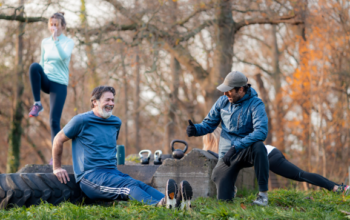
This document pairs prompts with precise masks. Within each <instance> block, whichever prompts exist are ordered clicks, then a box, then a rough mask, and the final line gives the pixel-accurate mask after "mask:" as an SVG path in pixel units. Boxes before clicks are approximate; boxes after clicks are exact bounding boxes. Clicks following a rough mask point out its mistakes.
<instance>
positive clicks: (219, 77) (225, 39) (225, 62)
mask: <svg viewBox="0 0 350 220" xmlns="http://www.w3.org/2000/svg"><path fill="white" fill-rule="evenodd" d="M215 14H216V19H217V24H216V25H215V26H214V27H215V31H214V34H215V35H214V36H213V38H214V39H215V43H216V47H215V49H214V57H213V61H214V66H213V68H212V69H211V72H210V75H209V77H208V79H207V80H206V83H205V84H204V87H203V88H205V90H206V97H205V101H206V107H207V110H208V111H209V109H210V108H211V107H212V106H213V104H214V103H215V102H216V100H217V99H218V98H219V97H220V96H221V95H223V93H222V92H220V91H219V90H217V89H216V87H217V86H218V85H220V84H221V83H222V82H223V81H224V78H225V77H226V75H227V74H228V73H229V72H231V69H232V58H233V43H234V33H233V27H234V21H233V19H232V7H231V2H230V1H229V0H217V1H216V2H215Z"/></svg>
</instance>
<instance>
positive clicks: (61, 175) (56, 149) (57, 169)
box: [52, 130, 70, 184]
mask: <svg viewBox="0 0 350 220" xmlns="http://www.w3.org/2000/svg"><path fill="white" fill-rule="evenodd" d="M68 140H69V138H68V137H67V136H66V135H65V134H64V132H63V130H61V131H60V132H58V134H57V135H56V137H55V139H54V140H53V149H52V157H53V173H54V174H55V175H56V177H57V179H58V180H59V181H60V182H61V183H64V184H66V183H67V181H70V179H69V176H68V173H67V171H66V170H65V169H62V167H61V158H62V152H63V143H64V142H66V141H68Z"/></svg>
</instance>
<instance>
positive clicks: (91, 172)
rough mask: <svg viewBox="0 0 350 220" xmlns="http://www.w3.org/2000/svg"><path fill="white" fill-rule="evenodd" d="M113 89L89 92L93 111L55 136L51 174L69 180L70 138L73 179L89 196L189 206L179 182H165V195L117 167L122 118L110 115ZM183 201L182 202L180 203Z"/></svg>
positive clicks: (189, 194) (185, 190) (187, 189)
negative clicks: (66, 146)
mask: <svg viewBox="0 0 350 220" xmlns="http://www.w3.org/2000/svg"><path fill="white" fill-rule="evenodd" d="M114 96H115V90H114V88H113V87H110V86H99V87H97V88H95V89H94V90H93V92H92V95H91V108H92V111H89V112H86V113H83V114H79V115H76V116H74V117H73V118H72V120H70V121H69V123H68V124H67V125H66V126H65V127H64V128H63V129H62V130H61V131H60V132H59V133H58V134H57V135H56V137H55V139H54V143H53V173H54V174H55V175H56V176H57V178H58V180H59V181H60V182H61V183H64V184H66V183H67V181H69V176H68V173H67V171H66V170H65V169H62V168H61V157H62V150H63V143H64V142H66V141H68V140H69V139H72V159H73V169H74V175H75V179H76V182H77V183H79V185H80V188H81V190H82V191H83V192H84V193H85V194H86V195H87V196H88V197H89V198H91V199H110V200H116V199H125V198H130V199H134V200H137V201H143V202H145V203H147V204H151V205H166V207H167V208H173V207H180V205H181V208H183V207H187V208H190V205H191V203H190V200H191V198H192V194H193V193H192V188H191V186H190V184H189V183H188V182H187V181H182V182H181V183H180V187H179V188H178V186H177V184H176V182H175V181H174V180H172V179H169V180H168V181H167V185H166V192H165V194H166V195H165V196H164V194H163V193H160V192H159V191H157V190H156V189H154V188H152V187H150V186H148V185H147V184H145V183H143V182H141V181H139V180H135V179H133V178H131V177H130V176H129V175H127V174H124V173H122V172H120V171H118V169H117V166H116V164H117V159H116V144H117V140H118V135H119V131H120V127H121V124H122V122H121V120H120V119H119V118H118V117H116V116H114V115H112V110H113V108H114ZM181 203H184V204H181Z"/></svg>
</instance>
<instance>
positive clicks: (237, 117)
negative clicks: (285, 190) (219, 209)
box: [186, 71, 269, 206]
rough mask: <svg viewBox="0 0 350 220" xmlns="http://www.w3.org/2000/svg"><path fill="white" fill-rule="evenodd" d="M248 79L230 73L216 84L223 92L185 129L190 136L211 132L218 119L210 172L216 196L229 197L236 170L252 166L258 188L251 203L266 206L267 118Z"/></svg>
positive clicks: (267, 170)
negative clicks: (216, 150)
mask: <svg viewBox="0 0 350 220" xmlns="http://www.w3.org/2000/svg"><path fill="white" fill-rule="evenodd" d="M247 82H248V79H247V77H246V76H245V75H244V74H243V73H241V72H238V71H233V72H231V73H229V74H228V75H227V76H226V78H225V80H224V82H223V83H222V84H221V85H220V86H218V87H217V89H218V90H220V91H221V92H224V95H223V96H221V97H220V98H219V99H218V100H217V101H216V103H215V104H214V106H213V107H212V108H211V110H210V112H209V113H208V115H207V117H205V119H204V120H203V121H202V123H200V124H193V123H192V122H191V120H190V121H189V126H188V127H187V130H186V132H187V135H188V136H189V137H191V136H202V135H205V134H208V133H211V132H213V131H214V130H215V128H216V127H217V126H218V125H219V124H220V122H221V126H222V132H221V135H220V143H219V161H218V163H217V165H216V167H215V168H214V170H213V174H212V180H213V181H214V182H215V184H216V187H217V198H218V199H220V200H231V199H232V195H233V192H234V184H235V182H236V179H237V176H238V173H239V171H240V170H241V169H242V168H244V167H251V166H254V168H255V174H256V177H257V179H258V184H259V191H260V192H259V195H258V197H257V199H256V200H255V201H253V203H254V204H257V205H263V206H265V205H267V204H268V197H267V190H268V178H269V163H268V159H267V152H266V148H265V146H264V144H263V141H264V140H265V139H266V136H267V133H268V127H267V122H268V119H267V116H266V112H265V105H264V103H263V102H262V101H261V99H260V98H258V94H257V92H256V91H255V90H254V89H253V88H251V87H250V84H247Z"/></svg>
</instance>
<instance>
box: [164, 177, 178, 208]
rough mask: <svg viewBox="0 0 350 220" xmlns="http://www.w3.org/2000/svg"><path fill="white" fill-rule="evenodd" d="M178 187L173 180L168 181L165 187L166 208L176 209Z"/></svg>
mask: <svg viewBox="0 0 350 220" xmlns="http://www.w3.org/2000/svg"><path fill="white" fill-rule="evenodd" d="M177 191H178V187H177V184H176V182H175V180H173V179H168V181H167V183H166V187H165V206H166V207H167V208H168V209H172V208H175V205H176V196H177Z"/></svg>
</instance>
